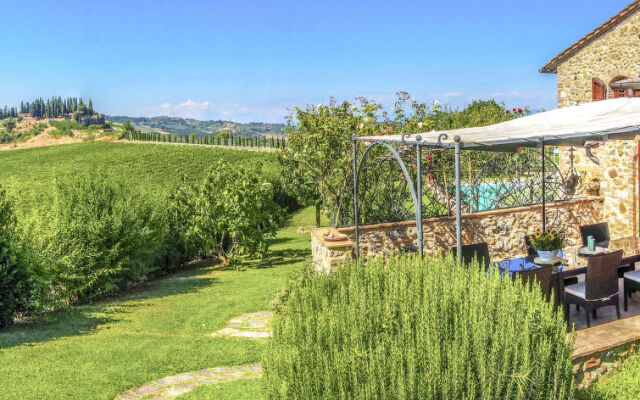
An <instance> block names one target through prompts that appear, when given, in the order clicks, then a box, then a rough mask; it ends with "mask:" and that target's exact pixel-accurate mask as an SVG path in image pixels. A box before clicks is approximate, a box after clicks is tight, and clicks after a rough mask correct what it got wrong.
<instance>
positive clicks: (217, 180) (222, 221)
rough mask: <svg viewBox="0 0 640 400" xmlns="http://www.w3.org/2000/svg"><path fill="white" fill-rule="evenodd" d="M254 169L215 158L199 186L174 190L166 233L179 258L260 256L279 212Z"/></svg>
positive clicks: (266, 184) (269, 189)
mask: <svg viewBox="0 0 640 400" xmlns="http://www.w3.org/2000/svg"><path fill="white" fill-rule="evenodd" d="M258 171H259V168H251V167H241V166H230V165H228V164H225V163H222V162H219V163H217V164H216V166H215V167H214V168H213V169H212V171H211V173H210V174H209V175H208V176H207V178H206V179H205V180H204V182H203V183H202V184H200V185H186V186H185V185H183V186H182V187H180V188H178V189H177V190H176V192H175V193H174V194H173V195H172V196H171V198H170V206H169V210H170V211H169V214H170V217H169V218H170V221H171V222H170V226H169V231H170V232H173V235H174V238H173V239H172V241H174V242H179V243H180V244H177V245H176V246H175V247H176V248H177V249H178V250H179V251H183V252H184V256H183V257H182V258H184V259H189V258H190V257H192V256H195V255H201V256H207V255H215V256H217V257H220V258H221V259H222V260H223V261H225V263H231V262H233V261H234V260H235V259H236V256H238V255H242V254H246V255H250V256H254V255H258V256H264V254H265V253H266V251H267V248H268V243H269V242H268V239H269V238H271V237H273V235H274V233H275V230H276V228H277V226H278V223H279V222H280V220H281V219H282V217H283V210H282V209H281V208H280V207H279V206H278V205H277V204H276V202H275V201H274V190H273V185H272V184H270V183H269V182H264V180H263V179H261V177H260V175H259V173H258Z"/></svg>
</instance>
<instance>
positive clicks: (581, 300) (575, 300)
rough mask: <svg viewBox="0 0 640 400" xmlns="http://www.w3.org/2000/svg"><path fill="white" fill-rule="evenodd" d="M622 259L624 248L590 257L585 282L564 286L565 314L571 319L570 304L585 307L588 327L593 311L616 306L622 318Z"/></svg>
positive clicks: (618, 314)
mask: <svg viewBox="0 0 640 400" xmlns="http://www.w3.org/2000/svg"><path fill="white" fill-rule="evenodd" d="M621 261H622V250H618V251H615V252H613V253H608V254H601V255H597V256H591V257H589V261H588V264H587V274H586V279H585V281H584V282H581V283H578V284H577V285H571V286H567V287H565V288H564V300H565V301H564V303H565V304H564V308H565V316H566V318H567V321H569V305H570V304H576V305H581V306H583V307H584V308H585V313H586V317H587V327H591V318H590V314H591V312H595V310H596V309H598V308H601V307H605V306H615V307H616V314H617V316H618V318H620V301H619V299H618V292H619V289H618V272H617V270H618V266H619V265H620V262H621Z"/></svg>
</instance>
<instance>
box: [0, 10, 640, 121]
mask: <svg viewBox="0 0 640 400" xmlns="http://www.w3.org/2000/svg"><path fill="white" fill-rule="evenodd" d="M629 1H630V0H606V1H602V0H537V1H512V2H505V1H482V0H448V1H442V0H439V1H431V0H424V1H376V0H373V1H366V2H365V1H362V2H356V1H348V0H342V1H333V0H325V1H314V2H310V1H303V0H286V1H284V0H282V1H280V0H269V1H264V0H261V1H242V0H237V1H228V0H226V1H195V0H186V1H184V0H183V1H162V0H153V1H148V0H128V1H121V0H110V1H108V2H102V1H100V2H99V1H91V0H90V1H84V2H80V1H31V2H29V3H28V6H25V3H24V2H15V1H13V2H4V4H3V5H2V7H1V9H2V14H3V16H4V17H3V22H2V24H0V37H2V38H3V41H2V42H3V46H2V47H3V57H2V62H0V104H2V105H4V104H5V103H6V104H9V105H15V104H19V102H20V100H22V99H25V100H26V99H31V98H33V97H36V96H43V97H47V96H51V95H60V96H82V97H91V98H92V99H93V100H94V105H95V107H96V109H98V110H99V111H102V112H104V113H107V114H111V115H129V116H134V115H135V116H138V115H141V116H152V115H172V116H183V117H194V118H198V119H228V120H234V121H240V122H248V121H264V122H282V121H283V120H284V116H285V115H286V113H287V109H288V108H290V107H291V106H293V105H304V104H308V103H309V104H317V103H320V102H326V101H328V99H329V98H330V96H334V97H336V98H337V99H339V100H342V99H353V98H355V97H356V96H367V97H370V98H373V99H376V100H378V101H381V102H383V103H385V104H389V103H390V102H391V101H392V99H393V94H394V93H395V92H397V91H399V90H404V91H408V92H410V93H411V94H412V95H413V96H414V97H415V98H417V99H419V100H422V101H432V100H439V101H440V102H441V103H450V104H452V105H454V106H461V105H464V104H466V103H468V102H469V101H470V100H472V99H486V98H495V99H497V100H500V101H504V102H506V103H507V105H508V106H526V105H528V106H531V107H532V108H534V109H537V108H541V107H544V108H547V109H548V108H555V103H556V100H555V97H556V86H555V85H556V81H555V75H543V74H540V73H538V69H539V68H540V67H541V66H542V65H543V64H544V63H545V62H546V61H548V60H549V59H550V58H551V57H553V56H555V55H556V54H557V53H559V52H560V51H562V50H563V49H564V48H565V47H567V46H569V45H570V44H572V43H573V42H575V41H576V40H577V39H579V38H580V37H582V36H583V35H584V34H586V33H587V32H589V31H590V30H591V29H593V28H595V27H596V26H597V25H599V24H601V23H602V22H604V21H605V20H606V19H607V18H609V17H610V16H612V15H613V14H615V13H616V12H617V11H619V10H620V9H621V8H623V7H624V6H625V5H627V4H628V3H629Z"/></svg>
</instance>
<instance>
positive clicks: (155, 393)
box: [116, 311, 273, 400]
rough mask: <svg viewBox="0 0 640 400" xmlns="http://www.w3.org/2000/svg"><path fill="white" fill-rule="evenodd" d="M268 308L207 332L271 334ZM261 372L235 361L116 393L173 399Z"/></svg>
mask: <svg viewBox="0 0 640 400" xmlns="http://www.w3.org/2000/svg"><path fill="white" fill-rule="evenodd" d="M272 319H273V313H272V312H271V311H258V312H255V313H251V314H244V315H241V316H239V317H236V318H234V319H232V320H231V321H229V326H227V327H226V328H223V329H220V330H219V331H216V332H214V333H212V334H211V336H233V337H246V338H258V339H261V338H267V337H270V336H271V320H272ZM260 376H262V367H261V365H260V364H253V365H239V366H235V367H216V368H208V369H201V370H199V371H193V372H185V373H182V374H178V375H173V376H167V377H164V378H160V379H157V380H155V381H153V382H150V383H146V384H144V385H142V386H139V387H137V388H134V389H130V390H127V391H126V392H124V393H122V394H120V395H119V396H118V397H116V400H124V399H136V400H142V399H153V400H166V399H173V398H176V397H178V396H181V395H183V394H185V393H188V392H190V391H191V390H193V389H194V388H195V387H198V386H203V385H212V384H214V383H221V382H228V381H232V380H236V379H252V378H259V377H260Z"/></svg>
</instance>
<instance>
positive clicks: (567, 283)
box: [524, 235, 578, 286]
mask: <svg viewBox="0 0 640 400" xmlns="http://www.w3.org/2000/svg"><path fill="white" fill-rule="evenodd" d="M524 245H525V246H526V248H527V257H532V258H533V257H537V256H538V253H536V250H535V249H534V248H533V246H532V245H531V237H530V236H529V235H524ZM576 283H578V277H577V276H572V277H571V278H566V279H565V280H564V285H565V286H570V285H575V284H576Z"/></svg>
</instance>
